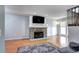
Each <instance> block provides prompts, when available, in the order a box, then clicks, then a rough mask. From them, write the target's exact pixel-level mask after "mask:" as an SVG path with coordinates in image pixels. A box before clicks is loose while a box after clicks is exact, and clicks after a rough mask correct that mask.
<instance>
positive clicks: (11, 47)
mask: <svg viewBox="0 0 79 59" xmlns="http://www.w3.org/2000/svg"><path fill="white" fill-rule="evenodd" d="M46 42H48V40H35V41H30V40H28V39H19V40H5V50H6V51H5V52H6V53H16V52H17V48H18V47H21V46H25V45H33V44H41V43H46Z"/></svg>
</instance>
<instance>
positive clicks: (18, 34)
mask: <svg viewBox="0 0 79 59" xmlns="http://www.w3.org/2000/svg"><path fill="white" fill-rule="evenodd" d="M25 20H27V17H26V16H20V15H13V14H6V15H5V38H6V39H8V38H22V37H27V35H26V30H27V28H26V27H25V26H26V25H25ZM27 23H28V22H27ZM25 28H26V29H25Z"/></svg>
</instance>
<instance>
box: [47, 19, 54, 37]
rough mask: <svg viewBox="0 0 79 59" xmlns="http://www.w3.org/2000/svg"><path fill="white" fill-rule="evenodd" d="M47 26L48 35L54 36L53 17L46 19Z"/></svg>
mask: <svg viewBox="0 0 79 59" xmlns="http://www.w3.org/2000/svg"><path fill="white" fill-rule="evenodd" d="M46 24H47V25H48V28H47V36H52V35H53V33H52V28H53V19H46Z"/></svg>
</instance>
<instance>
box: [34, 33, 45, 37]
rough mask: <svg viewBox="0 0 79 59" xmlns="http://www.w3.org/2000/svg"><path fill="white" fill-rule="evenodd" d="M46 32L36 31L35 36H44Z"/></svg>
mask: <svg viewBox="0 0 79 59" xmlns="http://www.w3.org/2000/svg"><path fill="white" fill-rule="evenodd" d="M43 37H44V33H43V32H34V38H43Z"/></svg>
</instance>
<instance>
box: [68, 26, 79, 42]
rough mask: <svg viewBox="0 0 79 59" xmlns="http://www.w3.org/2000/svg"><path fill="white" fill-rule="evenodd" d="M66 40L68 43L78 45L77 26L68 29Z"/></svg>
mask: <svg viewBox="0 0 79 59" xmlns="http://www.w3.org/2000/svg"><path fill="white" fill-rule="evenodd" d="M68 39H69V42H72V41H73V42H78V43H79V26H70V27H68Z"/></svg>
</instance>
